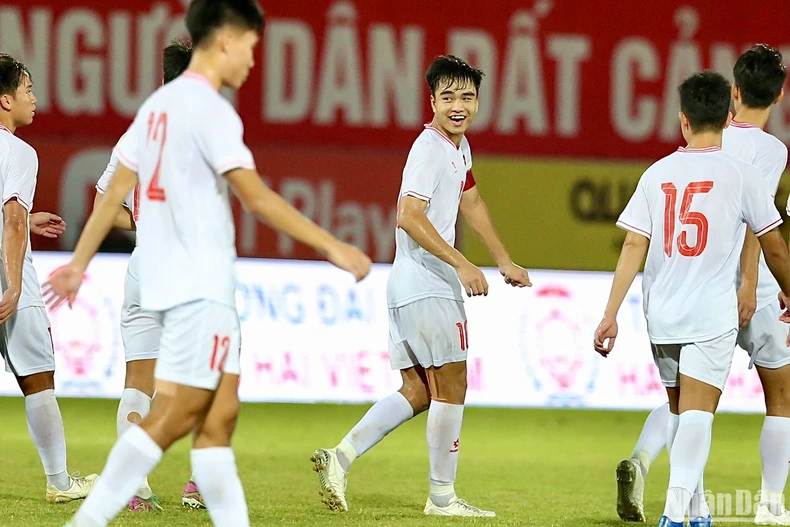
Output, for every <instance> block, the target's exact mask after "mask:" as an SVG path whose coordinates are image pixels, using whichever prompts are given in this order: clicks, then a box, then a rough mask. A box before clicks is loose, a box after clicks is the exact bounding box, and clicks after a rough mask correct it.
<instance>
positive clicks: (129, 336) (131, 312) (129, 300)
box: [121, 249, 162, 362]
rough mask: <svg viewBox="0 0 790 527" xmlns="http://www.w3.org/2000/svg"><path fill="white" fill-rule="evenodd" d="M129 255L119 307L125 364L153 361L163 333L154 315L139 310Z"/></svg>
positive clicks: (136, 280)
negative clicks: (120, 305) (121, 305)
mask: <svg viewBox="0 0 790 527" xmlns="http://www.w3.org/2000/svg"><path fill="white" fill-rule="evenodd" d="M136 254H137V250H136V249H135V251H134V252H133V253H132V257H131V258H130V259H129V265H128V267H127V268H126V280H125V283H124V292H123V307H122V308H121V339H122V340H123V351H124V354H125V357H126V362H131V361H135V360H146V359H156V358H157V356H158V355H159V338H160V336H161V334H162V331H161V328H160V327H159V323H158V322H157V317H156V315H155V314H154V313H151V312H148V311H144V310H143V309H142V308H141V307H140V280H139V278H138V275H137V266H136V256H135V255H136Z"/></svg>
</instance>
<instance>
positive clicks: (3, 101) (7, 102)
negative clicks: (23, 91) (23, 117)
mask: <svg viewBox="0 0 790 527" xmlns="http://www.w3.org/2000/svg"><path fill="white" fill-rule="evenodd" d="M0 107H2V108H3V110H7V111H9V112H10V111H11V96H10V95H8V94H7V93H6V94H3V95H0Z"/></svg>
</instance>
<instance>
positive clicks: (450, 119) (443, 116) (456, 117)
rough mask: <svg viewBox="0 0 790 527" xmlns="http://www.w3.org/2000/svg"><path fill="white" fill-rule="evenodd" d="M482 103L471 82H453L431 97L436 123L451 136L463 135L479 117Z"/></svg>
mask: <svg viewBox="0 0 790 527" xmlns="http://www.w3.org/2000/svg"><path fill="white" fill-rule="evenodd" d="M479 103H480V101H479V100H478V98H477V89H476V88H475V85H474V84H473V83H472V82H471V81H467V82H466V83H463V84H459V83H458V82H453V83H452V84H451V85H450V86H447V87H446V88H440V89H438V90H437V91H436V93H434V94H433V95H432V96H431V108H433V113H434V115H435V117H434V121H435V122H436V124H438V125H439V127H440V128H441V129H442V130H444V131H445V132H447V133H448V134H450V135H463V134H464V133H466V130H467V129H468V128H469V125H470V124H472V120H473V119H474V117H475V115H477V110H478V107H479Z"/></svg>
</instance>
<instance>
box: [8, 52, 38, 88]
mask: <svg viewBox="0 0 790 527" xmlns="http://www.w3.org/2000/svg"><path fill="white" fill-rule="evenodd" d="M25 76H27V77H29V78H32V77H30V72H29V71H28V69H27V67H26V66H25V65H24V64H22V63H21V62H19V61H18V60H15V59H14V57H12V56H11V55H7V54H5V53H0V95H15V94H16V90H17V88H19V85H20V84H22V80H23V79H24V78H25Z"/></svg>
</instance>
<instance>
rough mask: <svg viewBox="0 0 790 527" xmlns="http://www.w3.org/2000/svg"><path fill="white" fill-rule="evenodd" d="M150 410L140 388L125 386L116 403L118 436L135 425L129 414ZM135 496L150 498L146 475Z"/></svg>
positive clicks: (149, 405) (144, 412)
mask: <svg viewBox="0 0 790 527" xmlns="http://www.w3.org/2000/svg"><path fill="white" fill-rule="evenodd" d="M150 410H151V398H150V397H148V396H147V395H146V394H144V393H143V392H141V391H140V390H136V389H134V388H125V389H124V390H123V393H122V394H121V401H120V402H119V403H118V415H117V416H116V418H115V426H116V429H117V431H118V437H121V436H122V435H123V434H124V432H126V431H127V430H129V429H130V428H131V427H133V426H135V425H136V424H137V423H138V422H139V420H138V421H136V422H132V421H129V416H130V415H131V414H138V415H139V416H140V418H143V417H145V416H146V415H148V412H149V411H150ZM135 495H136V496H139V497H141V498H143V499H145V500H147V499H149V498H151V496H152V495H153V491H152V490H151V486H150V485H149V484H148V477H147V476H146V478H145V480H144V481H143V484H142V485H141V486H140V488H139V489H137V493H136V494H135Z"/></svg>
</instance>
